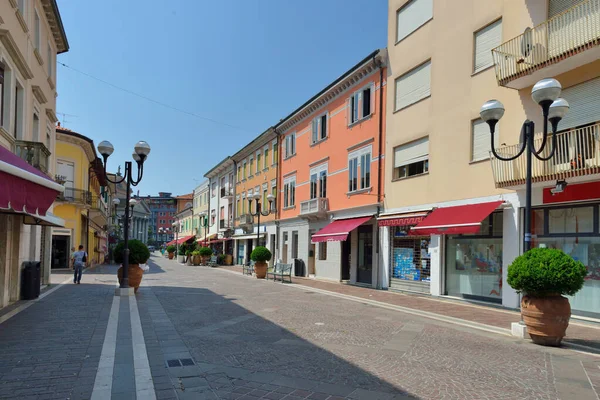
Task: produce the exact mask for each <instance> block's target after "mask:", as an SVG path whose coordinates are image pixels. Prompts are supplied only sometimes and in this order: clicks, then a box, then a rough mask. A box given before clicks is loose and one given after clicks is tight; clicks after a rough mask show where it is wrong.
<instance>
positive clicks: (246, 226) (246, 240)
mask: <svg viewBox="0 0 600 400" xmlns="http://www.w3.org/2000/svg"><path fill="white" fill-rule="evenodd" d="M278 146H279V144H278V142H277V134H276V133H275V130H274V129H272V128H269V129H268V130H266V131H265V132H263V133H262V134H261V135H259V136H258V137H257V138H256V139H254V140H253V141H252V142H250V143H249V144H248V145H246V146H245V147H243V148H242V149H241V150H240V151H238V152H237V153H236V154H234V155H233V156H232V159H233V161H234V162H235V165H236V177H235V188H234V187H233V185H231V188H230V191H231V192H232V193H231V194H232V195H233V194H235V208H234V212H235V219H234V230H235V232H234V235H233V237H232V239H233V241H234V242H233V246H234V252H233V254H234V261H235V263H236V264H248V263H249V262H250V254H251V253H252V250H253V249H254V247H256V246H259V245H260V246H265V247H267V248H268V249H269V250H271V253H272V257H273V258H272V261H274V260H276V259H277V251H276V243H277V226H276V223H275V219H276V217H277V207H276V201H273V202H272V203H269V199H271V198H272V197H273V198H275V199H276V198H277V165H278V161H279V160H278V151H277V149H278ZM233 192H235V193H233ZM257 193H258V195H259V199H258V202H259V204H260V207H261V213H262V214H261V215H260V216H259V215H258V209H257V205H256V200H255V196H256V194H257ZM223 194H226V195H229V194H230V193H227V191H224V193H223ZM269 195H271V196H272V197H271V196H269ZM250 200H251V202H250ZM250 203H251V204H250ZM264 214H268V215H264ZM259 222H260V226H259V225H258V223H259Z"/></svg>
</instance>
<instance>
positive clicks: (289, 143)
mask: <svg viewBox="0 0 600 400" xmlns="http://www.w3.org/2000/svg"><path fill="white" fill-rule="evenodd" d="M294 154H296V133H295V132H294V133H292V134H290V135H287V136H286V137H285V158H288V157H291V156H293V155H294Z"/></svg>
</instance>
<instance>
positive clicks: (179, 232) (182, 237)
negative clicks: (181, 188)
mask: <svg viewBox="0 0 600 400" xmlns="http://www.w3.org/2000/svg"><path fill="white" fill-rule="evenodd" d="M176 199H177V214H175V222H173V229H175V231H176V233H175V237H176V238H177V239H178V240H179V242H180V243H183V242H186V241H188V240H189V239H191V238H192V237H195V236H196V232H195V231H194V229H193V219H194V218H193V217H194V205H193V201H194V194H193V193H190V194H185V195H182V196H177V197H176Z"/></svg>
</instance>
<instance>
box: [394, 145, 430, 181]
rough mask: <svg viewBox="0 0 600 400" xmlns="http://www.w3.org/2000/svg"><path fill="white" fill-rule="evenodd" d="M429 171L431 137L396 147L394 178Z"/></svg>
mask: <svg viewBox="0 0 600 400" xmlns="http://www.w3.org/2000/svg"><path fill="white" fill-rule="evenodd" d="M428 171H429V138H428V137H426V138H422V139H419V140H415V141H414V142H411V143H407V144H404V145H402V146H398V147H396V148H395V149H394V179H401V178H408V177H409V176H414V175H420V174H424V173H426V172H428Z"/></svg>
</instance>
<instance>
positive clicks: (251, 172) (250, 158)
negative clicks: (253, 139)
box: [248, 155, 254, 178]
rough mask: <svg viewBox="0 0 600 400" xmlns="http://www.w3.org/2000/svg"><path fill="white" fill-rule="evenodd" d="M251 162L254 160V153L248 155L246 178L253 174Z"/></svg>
mask: <svg viewBox="0 0 600 400" xmlns="http://www.w3.org/2000/svg"><path fill="white" fill-rule="evenodd" d="M253 162H254V155H252V156H250V157H248V165H249V168H248V178H251V177H253V176H254V171H253V168H252V167H253V165H252V164H253Z"/></svg>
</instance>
